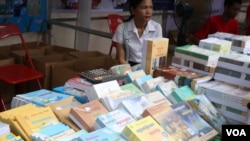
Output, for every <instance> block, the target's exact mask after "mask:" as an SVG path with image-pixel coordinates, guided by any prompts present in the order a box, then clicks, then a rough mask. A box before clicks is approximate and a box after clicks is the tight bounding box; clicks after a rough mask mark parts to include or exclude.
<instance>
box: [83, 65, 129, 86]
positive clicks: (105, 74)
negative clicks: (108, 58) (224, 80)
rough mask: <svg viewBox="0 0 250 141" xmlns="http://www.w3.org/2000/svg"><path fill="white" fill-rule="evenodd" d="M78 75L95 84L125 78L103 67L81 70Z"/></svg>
mask: <svg viewBox="0 0 250 141" xmlns="http://www.w3.org/2000/svg"><path fill="white" fill-rule="evenodd" d="M79 75H80V76H81V77H83V78H85V79H87V80H89V81H90V82H92V83H95V84H96V83H101V82H107V81H111V80H122V79H124V78H125V75H116V74H113V73H112V71H111V70H107V69H103V68H98V69H93V70H88V71H83V72H80V73H79Z"/></svg>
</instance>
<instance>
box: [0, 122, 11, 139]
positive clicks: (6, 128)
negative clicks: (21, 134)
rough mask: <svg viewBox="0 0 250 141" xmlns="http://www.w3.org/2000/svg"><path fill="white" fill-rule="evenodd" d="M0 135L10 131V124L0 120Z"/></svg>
mask: <svg viewBox="0 0 250 141" xmlns="http://www.w3.org/2000/svg"><path fill="white" fill-rule="evenodd" d="M0 131H1V132H0V136H2V135H5V134H8V133H10V125H9V124H7V123H5V122H1V121H0Z"/></svg>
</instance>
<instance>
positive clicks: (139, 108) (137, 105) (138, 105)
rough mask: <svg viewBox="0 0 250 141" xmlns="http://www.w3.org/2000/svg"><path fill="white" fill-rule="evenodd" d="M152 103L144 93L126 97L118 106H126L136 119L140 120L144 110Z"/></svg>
mask: <svg viewBox="0 0 250 141" xmlns="http://www.w3.org/2000/svg"><path fill="white" fill-rule="evenodd" d="M152 105H153V103H151V102H150V101H149V100H148V99H147V98H146V97H145V96H144V95H142V96H137V97H133V98H130V99H126V100H124V101H122V102H121V103H120V105H119V106H118V107H119V108H120V107H124V108H125V109H126V110H127V111H128V112H129V114H130V115H132V116H133V118H134V119H136V120H138V119H140V118H142V117H141V114H142V113H143V111H144V110H145V109H146V108H148V107H150V106H152Z"/></svg>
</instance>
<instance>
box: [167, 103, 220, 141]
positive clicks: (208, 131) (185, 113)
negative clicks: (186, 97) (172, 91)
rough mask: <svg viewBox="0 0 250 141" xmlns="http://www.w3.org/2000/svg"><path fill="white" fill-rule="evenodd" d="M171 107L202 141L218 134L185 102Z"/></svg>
mask: <svg viewBox="0 0 250 141" xmlns="http://www.w3.org/2000/svg"><path fill="white" fill-rule="evenodd" d="M171 107H172V108H173V109H174V111H175V112H176V113H177V114H178V115H179V116H180V117H181V118H182V119H183V121H184V122H185V123H186V124H187V125H188V127H189V128H190V129H192V131H194V132H195V134H196V135H198V137H199V138H200V139H201V140H202V141H207V140H210V139H212V138H213V137H215V136H216V135H217V134H218V131H216V130H215V129H214V128H213V127H212V126H211V125H210V124H208V123H207V122H206V121H205V120H204V119H202V118H201V117H200V116H199V115H198V113H197V112H196V111H194V110H193V109H192V108H191V106H189V105H188V103H186V102H185V101H184V102H180V103H177V104H173V105H172V106H171Z"/></svg>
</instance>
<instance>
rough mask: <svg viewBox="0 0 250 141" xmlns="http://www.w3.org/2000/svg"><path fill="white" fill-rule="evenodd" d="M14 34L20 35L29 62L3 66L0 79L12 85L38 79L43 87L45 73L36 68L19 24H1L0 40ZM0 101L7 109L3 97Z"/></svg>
mask: <svg viewBox="0 0 250 141" xmlns="http://www.w3.org/2000/svg"><path fill="white" fill-rule="evenodd" d="M12 36H19V37H20V40H21V43H22V45H23V49H24V51H25V57H26V60H27V62H28V64H12V65H5V66H1V67H0V81H2V82H4V83H6V84H10V85H18V84H22V83H25V82H28V81H32V80H36V81H37V85H38V88H39V89H41V88H42V86H41V82H40V78H42V77H43V76H44V74H42V73H41V72H39V71H37V70H35V68H34V65H33V62H32V59H31V57H30V54H29V51H28V48H27V45H26V43H25V41H24V38H23V36H22V33H21V31H20V29H19V28H18V26H17V25H15V24H12V23H4V24H0V40H1V39H5V38H8V37H12ZM0 102H1V103H0V104H1V105H2V106H3V108H4V109H6V108H5V105H3V104H4V102H3V100H2V98H0Z"/></svg>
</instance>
